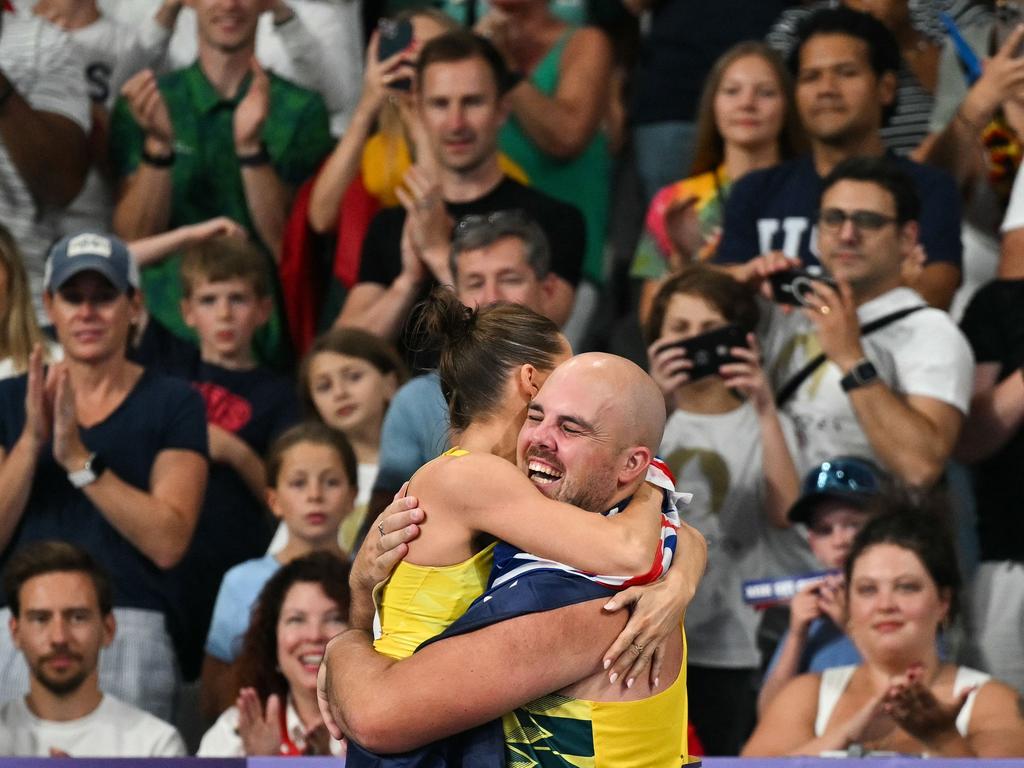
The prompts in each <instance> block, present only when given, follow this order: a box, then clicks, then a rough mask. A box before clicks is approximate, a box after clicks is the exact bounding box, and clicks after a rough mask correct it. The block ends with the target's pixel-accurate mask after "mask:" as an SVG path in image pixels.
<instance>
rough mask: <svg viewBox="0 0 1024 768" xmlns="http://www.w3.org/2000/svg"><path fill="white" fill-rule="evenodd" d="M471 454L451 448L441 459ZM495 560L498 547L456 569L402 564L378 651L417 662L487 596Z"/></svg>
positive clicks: (386, 603) (383, 604) (384, 610)
mask: <svg viewBox="0 0 1024 768" xmlns="http://www.w3.org/2000/svg"><path fill="white" fill-rule="evenodd" d="M468 453H469V452H468V451H465V450H462V449H461V448H452V449H451V450H449V451H445V452H444V453H443V454H442V455H443V456H465V455H467V454H468ZM495 543H497V542H495ZM493 560H494V544H490V545H488V546H487V547H485V548H484V549H482V550H481V551H480V552H477V553H476V554H475V555H473V556H472V557H471V558H469V559H468V560H463V561H462V562H461V563H456V564H455V565H443V566H428V565H415V564H413V563H407V562H405V561H403V562H401V563H399V564H398V567H397V568H396V569H395V572H394V573H393V574H392V575H391V579H390V581H388V582H387V585H386V586H385V587H384V590H383V594H382V596H381V599H380V608H379V611H378V613H379V620H380V630H381V636H380V637H379V638H377V640H375V641H374V643H373V647H374V650H376V651H378V652H379V653H383V654H384V655H386V656H390V657H391V658H393V659H404V658H406V657H408V656H412V654H413V651H415V650H416V649H417V648H419V646H420V645H421V644H422V643H424V642H425V641H427V640H429V639H430V638H432V637H434V636H436V635H439V634H441V633H442V632H443V631H444V630H446V629H447V628H448V626H449V625H450V624H451V623H452V622H453V621H455V620H456V619H457V618H459V617H460V616H462V614H464V613H465V612H466V609H468V608H469V605H470V603H472V602H473V601H474V600H476V599H477V598H478V597H480V595H482V594H483V593H484V589H486V587H487V577H488V576H489V575H490V573H491V563H492V562H493Z"/></svg>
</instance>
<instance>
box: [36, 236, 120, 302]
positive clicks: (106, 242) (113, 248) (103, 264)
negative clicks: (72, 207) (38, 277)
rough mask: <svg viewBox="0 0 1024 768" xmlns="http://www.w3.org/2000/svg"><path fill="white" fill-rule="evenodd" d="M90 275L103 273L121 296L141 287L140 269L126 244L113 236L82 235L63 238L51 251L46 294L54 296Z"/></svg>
mask: <svg viewBox="0 0 1024 768" xmlns="http://www.w3.org/2000/svg"><path fill="white" fill-rule="evenodd" d="M86 271H93V272H99V273H100V274H101V275H103V277H105V278H107V280H109V281H110V283H111V285H113V286H114V287H115V288H116V289H117V290H118V291H119V292H120V293H128V291H129V290H130V289H131V290H137V289H138V287H139V268H138V265H136V263H135V260H134V259H132V255H131V253H130V252H129V251H128V246H127V245H125V244H124V241H122V240H121V239H120V238H117V237H114V236H113V235H102V234H98V233H95V232H82V233H81V234H77V235H68V236H67V237H64V238H61V239H60V240H58V241H57V243H56V244H55V245H54V246H53V247H52V248H51V249H50V255H49V258H47V260H46V271H45V273H44V275H43V290H46V291H49V292H50V293H53V292H54V291H56V290H58V289H59V288H60V287H61V286H62V285H64V283H66V282H67V281H68V280H70V279H71V278H72V277H74V276H75V275H77V274H78V273H79V272H86Z"/></svg>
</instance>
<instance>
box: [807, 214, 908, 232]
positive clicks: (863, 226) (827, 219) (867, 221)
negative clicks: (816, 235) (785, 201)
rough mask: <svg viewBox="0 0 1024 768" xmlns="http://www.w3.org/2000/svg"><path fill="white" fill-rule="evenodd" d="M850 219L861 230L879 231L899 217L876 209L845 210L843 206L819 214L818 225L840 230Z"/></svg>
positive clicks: (833, 230) (836, 230) (835, 230)
mask: <svg viewBox="0 0 1024 768" xmlns="http://www.w3.org/2000/svg"><path fill="white" fill-rule="evenodd" d="M848 221H849V222H851V223H852V224H853V226H854V227H855V228H856V229H857V230H858V231H860V232H877V231H878V230H880V229H881V228H882V227H885V226H887V225H889V224H895V223H896V222H897V221H899V219H897V218H896V217H895V216H886V215H885V214H884V213H876V212H875V211H844V210H843V209H842V208H826V209H825V210H823V211H821V212H820V213H819V214H818V226H820V227H821V228H822V229H827V230H829V231H831V232H838V231H839V230H840V229H842V227H843V224H845V223H846V222H848Z"/></svg>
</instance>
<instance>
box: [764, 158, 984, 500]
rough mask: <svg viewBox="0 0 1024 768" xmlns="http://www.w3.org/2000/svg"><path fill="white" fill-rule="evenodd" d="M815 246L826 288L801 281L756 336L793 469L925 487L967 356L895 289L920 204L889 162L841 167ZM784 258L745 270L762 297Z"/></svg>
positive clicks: (947, 330) (919, 303) (965, 374)
mask: <svg viewBox="0 0 1024 768" xmlns="http://www.w3.org/2000/svg"><path fill="white" fill-rule="evenodd" d="M822 187H823V192H822V196H821V203H820V206H819V213H818V224H817V229H818V250H819V252H820V255H821V262H822V264H823V265H824V266H825V268H826V269H827V270H828V271H829V273H830V274H831V277H832V278H833V279H834V281H835V285H834V286H833V285H830V284H829V283H828V282H826V281H823V280H812V281H811V286H812V290H811V291H809V292H802V293H799V297H800V301H801V303H802V306H801V308H800V309H798V310H796V311H790V312H788V313H787V312H783V311H781V310H780V309H779V307H778V306H777V305H775V306H773V307H772V309H770V310H769V311H767V312H766V313H765V317H764V318H763V320H764V323H763V326H762V331H763V332H762V334H761V339H762V343H763V346H764V349H765V356H766V359H767V360H769V361H771V365H770V366H769V371H770V373H771V375H772V380H773V383H774V384H775V391H776V402H777V403H778V404H779V406H780V410H781V411H782V412H783V413H785V414H786V415H788V416H789V417H791V418H792V419H793V422H794V426H795V428H796V432H797V438H798V439H797V444H798V445H799V446H800V448H799V453H798V455H797V467H798V469H799V470H800V471H801V472H807V471H808V470H809V469H810V468H811V467H813V466H815V465H816V464H818V463H820V462H822V461H823V460H825V459H827V458H829V457H830V456H841V455H852V456H863V457H866V458H871V459H873V460H875V461H876V462H877V463H878V464H880V465H881V466H882V468H883V469H885V470H887V471H888V472H889V473H891V475H892V476H893V477H894V478H895V479H896V480H897V481H898V482H902V483H904V484H907V485H910V486H915V487H922V488H926V487H928V486H931V485H934V484H935V483H936V481H937V480H938V479H939V478H940V476H941V475H942V472H943V470H944V467H945V464H946V461H947V459H948V458H949V456H950V453H951V452H952V449H953V446H954V444H955V443H956V440H957V436H958V435H959V433H960V428H961V425H962V423H963V420H964V415H965V414H966V413H967V409H968V404H969V402H970V395H971V386H972V378H973V375H974V360H973V357H972V354H971V350H970V347H969V345H968V343H967V340H966V339H965V338H964V336H963V334H962V333H961V332H960V330H959V329H958V328H957V327H956V325H955V324H954V323H953V321H952V320H951V319H950V317H949V315H948V314H946V313H945V312H943V311H940V310H936V309H932V308H929V307H927V305H926V304H925V302H924V300H923V299H922V298H921V296H920V294H918V293H917V292H915V291H913V290H912V289H910V288H907V287H905V285H904V283H903V277H902V270H903V268H904V265H905V263H906V262H907V261H908V260H913V259H914V258H915V256H914V251H915V246H916V245H917V234H918V225H917V220H918V216H919V210H920V202H919V199H918V197H917V194H916V192H915V190H914V184H913V182H912V181H911V179H910V178H909V177H908V176H907V175H906V174H904V173H903V171H902V170H901V169H900V168H899V166H897V165H896V164H895V163H894V161H893V160H890V159H887V158H869V157H860V158H853V159H849V160H845V161H844V162H842V163H840V164H839V165H837V166H836V168H835V169H834V170H833V171H832V172H831V173H830V174H829V175H828V176H827V177H826V178H825V179H824V180H823V182H822ZM793 266H794V263H793V260H790V259H788V258H786V257H784V256H781V255H778V254H769V255H766V256H762V257H759V258H758V259H755V260H754V261H753V262H751V263H750V264H749V265H748V266H747V268H746V270H745V272H746V275H745V276H746V279H747V281H748V284H750V285H751V286H763V287H764V288H765V290H767V284H769V283H770V277H771V275H773V274H775V273H778V272H784V271H787V270H790V269H792V267H793Z"/></svg>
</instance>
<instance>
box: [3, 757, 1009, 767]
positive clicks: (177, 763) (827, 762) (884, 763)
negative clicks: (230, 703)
mask: <svg viewBox="0 0 1024 768" xmlns="http://www.w3.org/2000/svg"><path fill="white" fill-rule="evenodd" d="M296 760H298V761H299V762H298V763H297V762H296ZM111 765H113V766H116V767H117V768H132V767H133V766H139V768H145V766H150V768H299V766H301V768H344V766H345V761H344V760H342V759H340V758H334V757H303V758H294V757H250V758H199V757H179V758H162V759H153V758H150V759H131V758H123V759H120V760H110V759H97V758H27V757H9V758H0V766H2V767H3V768H41V767H42V766H46V768H105V767H106V766H111ZM965 765H969V766H971V768H1021V767H1022V766H1024V760H1010V759H1006V760H970V759H967V758H929V759H928V761H927V762H926V763H922V762H921V758H919V757H869V758H857V759H842V758H830V757H824V758H823V757H772V758H766V757H743V758H740V757H705V758H701V762H699V763H689V764H688V765H687V768H691V766H702V767H703V768H961V767H962V766H965Z"/></svg>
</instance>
